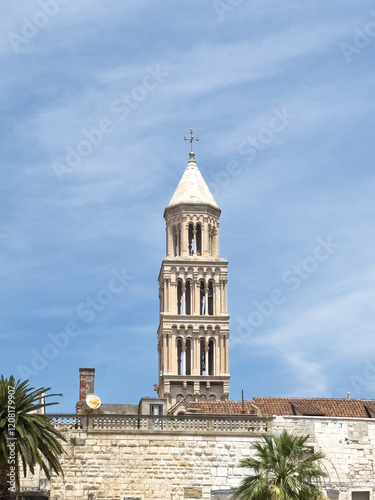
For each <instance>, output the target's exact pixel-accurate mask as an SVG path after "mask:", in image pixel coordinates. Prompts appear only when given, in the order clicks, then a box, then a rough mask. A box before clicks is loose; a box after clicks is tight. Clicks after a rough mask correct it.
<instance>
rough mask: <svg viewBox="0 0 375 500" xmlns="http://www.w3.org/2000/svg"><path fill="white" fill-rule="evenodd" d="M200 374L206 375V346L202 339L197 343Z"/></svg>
mask: <svg viewBox="0 0 375 500" xmlns="http://www.w3.org/2000/svg"><path fill="white" fill-rule="evenodd" d="M199 358H200V374H201V375H206V345H205V341H204V339H200V341H199Z"/></svg>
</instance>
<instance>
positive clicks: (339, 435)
mask: <svg viewBox="0 0 375 500" xmlns="http://www.w3.org/2000/svg"><path fill="white" fill-rule="evenodd" d="M221 418H224V417H221ZM248 418H250V417H249V416H248ZM192 419H193V420H196V423H199V422H200V419H202V416H199V415H196V416H193V417H192ZM177 421H178V420H177V419H176V422H177ZM119 422H120V420H119ZM168 422H172V420H171V419H169V420H168ZM249 422H250V420H249ZM270 423H271V424H272V428H273V430H276V431H280V430H282V429H284V428H286V429H287V430H289V431H292V432H294V433H296V434H299V435H300V434H310V439H309V442H308V445H309V446H312V447H314V450H315V451H316V450H321V451H323V452H324V453H325V454H326V455H327V460H325V462H324V464H325V466H326V468H327V471H328V473H329V477H330V479H329V481H327V490H328V493H329V498H331V499H336V500H352V492H357V491H367V492H369V498H370V499H371V498H372V499H374V498H375V473H374V457H375V455H374V445H375V421H372V420H371V419H348V418H341V419H339V418H324V417H275V418H274V419H272V421H268V430H269V431H270V430H271V426H270ZM105 425H107V424H105ZM119 425H120V424H119ZM121 425H122V424H121ZM236 425H237V427H236V428H235V429H237V430H235V431H233V432H226V431H225V432H221V433H220V432H214V431H213V430H207V429H206V430H202V431H199V430H194V431H191V430H184V431H175V432H173V431H170V430H165V429H164V430H162V429H161V428H160V429H158V428H157V427H150V426H149V427H148V429H147V428H140V429H138V430H127V429H122V430H120V429H116V428H113V426H112V427H107V428H106V429H104V428H98V427H96V428H92V427H91V428H90V427H86V426H83V427H84V428H83V429H75V428H74V427H72V426H70V428H67V427H65V430H64V432H65V435H66V438H67V443H66V445H65V449H66V455H65V457H63V460H62V465H63V468H64V471H65V475H64V478H56V477H54V478H53V479H52V481H51V499H52V500H74V499H80V500H124V499H126V500H128V499H129V500H135V499H137V500H138V499H140V500H192V499H202V500H213V499H214V500H218V499H219V500H222V499H226V498H230V497H228V496H227V493H228V494H229V492H230V491H231V490H232V491H233V489H234V488H236V487H237V486H238V485H239V483H240V482H241V480H242V479H243V478H244V477H245V476H246V475H247V474H248V473H249V471H246V470H244V469H242V468H240V467H238V464H239V461H240V460H241V458H243V457H246V456H248V455H249V454H250V453H251V445H252V443H254V441H255V440H257V439H259V436H260V434H259V433H258V432H257V431H255V432H254V431H253V430H252V427H251V426H250V427H248V431H247V432H243V430H238V429H239V427H238V422H237V424H236ZM195 429H199V425H196V426H195Z"/></svg>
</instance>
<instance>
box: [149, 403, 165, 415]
mask: <svg viewBox="0 0 375 500" xmlns="http://www.w3.org/2000/svg"><path fill="white" fill-rule="evenodd" d="M150 414H151V415H163V405H150Z"/></svg>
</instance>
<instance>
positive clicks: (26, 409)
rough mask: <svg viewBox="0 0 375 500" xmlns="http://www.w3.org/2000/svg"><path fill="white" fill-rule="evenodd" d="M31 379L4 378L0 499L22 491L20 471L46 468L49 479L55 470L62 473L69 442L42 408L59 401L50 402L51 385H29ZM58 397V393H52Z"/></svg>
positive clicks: (0, 404)
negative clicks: (65, 443) (64, 451)
mask: <svg viewBox="0 0 375 500" xmlns="http://www.w3.org/2000/svg"><path fill="white" fill-rule="evenodd" d="M28 383H29V381H28V380H25V381H24V382H21V381H20V380H18V381H17V382H16V380H15V378H14V376H13V375H11V376H10V377H9V379H6V378H4V377H3V375H1V378H0V499H1V500H2V499H8V498H10V496H11V495H10V494H11V492H12V491H18V490H19V484H20V470H21V468H22V472H23V474H24V476H26V474H27V472H28V471H30V472H31V474H34V472H35V468H36V467H39V468H40V469H41V470H42V471H44V473H45V475H46V476H47V478H48V479H50V477H51V472H52V471H53V472H55V473H56V474H60V473H62V468H61V465H60V462H59V456H60V455H61V453H62V452H63V447H62V445H61V442H60V441H59V440H63V441H65V438H64V437H63V436H62V434H61V433H60V432H59V431H58V430H57V429H55V428H54V427H53V424H52V423H51V421H50V419H49V418H48V416H47V415H45V414H41V413H38V410H41V409H42V408H45V407H46V406H50V405H54V404H57V403H46V402H45V399H44V398H45V393H46V392H47V391H49V390H50V388H45V387H42V388H40V389H35V388H34V387H29V385H28ZM49 396H57V394H49V395H47V397H49Z"/></svg>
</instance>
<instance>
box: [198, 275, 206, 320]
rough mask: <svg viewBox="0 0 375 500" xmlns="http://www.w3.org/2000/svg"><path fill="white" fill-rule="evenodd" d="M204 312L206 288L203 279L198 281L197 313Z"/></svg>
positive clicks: (202, 313)
mask: <svg viewBox="0 0 375 500" xmlns="http://www.w3.org/2000/svg"><path fill="white" fill-rule="evenodd" d="M205 312H206V290H205V283H204V281H201V282H200V293H199V314H201V315H202V316H203V315H204V314H205Z"/></svg>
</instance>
